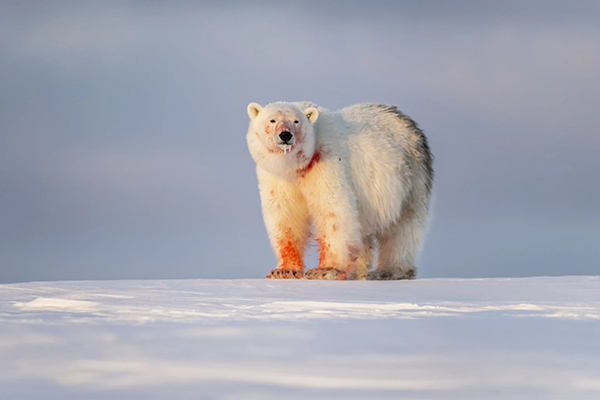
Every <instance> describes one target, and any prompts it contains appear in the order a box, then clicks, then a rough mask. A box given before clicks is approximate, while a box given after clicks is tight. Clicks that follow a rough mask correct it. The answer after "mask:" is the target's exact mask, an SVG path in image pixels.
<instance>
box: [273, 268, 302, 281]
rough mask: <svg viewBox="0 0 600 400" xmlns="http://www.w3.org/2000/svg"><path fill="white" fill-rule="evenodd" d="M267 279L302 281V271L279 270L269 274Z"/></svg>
mask: <svg viewBox="0 0 600 400" xmlns="http://www.w3.org/2000/svg"><path fill="white" fill-rule="evenodd" d="M267 279H302V271H297V270H291V269H283V268H278V269H274V270H272V271H271V272H269V273H268V274H267Z"/></svg>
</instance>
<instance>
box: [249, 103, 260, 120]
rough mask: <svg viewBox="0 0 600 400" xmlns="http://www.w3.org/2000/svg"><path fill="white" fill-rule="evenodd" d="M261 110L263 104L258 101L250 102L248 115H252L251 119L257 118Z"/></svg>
mask: <svg viewBox="0 0 600 400" xmlns="http://www.w3.org/2000/svg"><path fill="white" fill-rule="evenodd" d="M260 110H262V106H261V105H260V104H258V103H250V104H248V115H249V116H250V119H254V118H256V116H257V115H258V113H259V112H260Z"/></svg>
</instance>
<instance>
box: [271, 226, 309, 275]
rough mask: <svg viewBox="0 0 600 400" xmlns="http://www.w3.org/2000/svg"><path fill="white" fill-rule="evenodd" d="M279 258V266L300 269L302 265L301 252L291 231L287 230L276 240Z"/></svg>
mask: <svg viewBox="0 0 600 400" xmlns="http://www.w3.org/2000/svg"><path fill="white" fill-rule="evenodd" d="M277 246H278V247H279V254H280V259H281V265H280V266H279V267H280V268H285V269H291V270H294V271H301V270H302V267H303V265H304V260H303V258H302V253H301V252H300V249H299V247H298V241H297V240H295V239H294V238H293V236H292V234H291V232H287V233H286V234H284V235H283V237H282V238H280V239H279V240H278V242H277Z"/></svg>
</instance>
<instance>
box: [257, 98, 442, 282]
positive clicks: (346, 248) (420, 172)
mask: <svg viewBox="0 0 600 400" xmlns="http://www.w3.org/2000/svg"><path fill="white" fill-rule="evenodd" d="M248 115H249V116H250V127H249V129H248V135H247V140H248V147H249V149H250V153H251V154H252V158H253V159H254V161H255V162H256V164H257V168H256V173H257V175H258V183H259V189H260V198H261V204H262V211H263V217H264V221H265V225H266V228H267V231H268V234H269V238H270V241H271V245H272V247H273V249H274V251H275V254H276V256H277V259H278V264H277V268H276V269H274V270H272V271H271V272H269V274H268V275H267V278H284V279H286V278H287V279H293V278H302V277H303V276H304V277H305V278H307V279H338V280H344V279H365V278H366V277H367V273H368V279H374V280H377V279H410V278H414V276H415V272H416V269H415V264H414V263H415V258H416V256H417V253H418V251H419V249H420V247H421V242H422V240H423V234H424V229H425V225H426V222H427V219H428V213H429V212H428V210H429V198H430V194H431V187H432V183H433V167H432V161H433V157H432V155H431V153H430V151H429V146H428V144H427V139H426V137H425V135H424V134H423V132H422V131H421V130H420V129H419V128H418V126H417V124H416V123H415V122H414V121H413V120H412V119H410V118H409V117H408V116H406V115H404V114H403V113H401V112H400V111H399V110H398V109H397V108H396V107H394V106H387V105H379V104H357V105H353V106H350V107H346V108H343V109H341V110H339V111H336V112H330V111H328V110H327V109H325V108H322V107H318V106H317V105H315V104H313V103H310V102H296V103H286V102H277V103H271V104H269V105H267V106H265V107H262V106H260V105H259V104H257V103H250V104H249V105H248ZM311 224H314V226H315V228H316V240H317V242H318V243H319V251H320V259H319V266H318V267H317V268H313V269H310V270H308V271H306V273H304V260H303V259H304V249H305V248H306V246H307V244H308V241H309V239H310V236H311ZM374 239H376V240H377V243H378V250H379V251H378V262H377V268H376V269H375V270H374V271H372V272H368V271H369V269H370V267H371V260H372V249H373V245H374Z"/></svg>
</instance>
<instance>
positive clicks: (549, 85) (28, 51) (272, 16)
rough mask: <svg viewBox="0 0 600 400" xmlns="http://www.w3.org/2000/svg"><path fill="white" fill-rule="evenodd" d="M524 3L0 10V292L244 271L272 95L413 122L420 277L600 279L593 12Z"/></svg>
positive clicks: (261, 245) (256, 240)
mask: <svg viewBox="0 0 600 400" xmlns="http://www.w3.org/2000/svg"><path fill="white" fill-rule="evenodd" d="M522 3H524V2H512V1H506V2H501V4H491V3H488V2H486V3H485V4H484V3H482V2H471V1H466V2H447V1H439V2H438V1H432V2H377V1H375V2H326V1H306V2H253V3H252V4H250V3H245V2H232V3H227V2H219V3H206V4H204V3H201V2H159V1H153V2H108V1H107V2H60V1H57V2H27V1H6V2H2V3H0V73H1V75H2V77H3V78H2V79H1V80H0V282H15V281H29V280H65V279H156V278H253V277H263V276H264V275H265V274H266V272H268V270H270V269H271V268H272V267H273V266H274V264H275V258H274V256H273V254H272V251H271V249H270V247H269V244H268V240H267V237H266V233H265V231H264V227H263V224H262V218H261V215H260V206H259V199H258V190H257V187H256V178H255V175H254V163H253V161H252V159H251V158H250V156H249V154H248V150H247V148H246V142H245V134H246V130H247V123H248V121H247V114H246V111H245V109H246V105H247V104H248V103H249V102H251V101H256V102H259V103H261V104H265V103H268V102H272V101H278V100H286V101H295V100H311V101H314V102H316V103H318V104H320V105H322V106H324V107H327V108H330V109H338V108H341V107H344V106H346V105H350V104H353V103H357V102H378V103H390V104H395V105H397V106H398V107H399V108H400V109H401V110H403V111H404V112H405V113H407V114H409V115H410V116H412V117H413V118H414V119H415V120H417V122H419V124H420V125H421V127H422V128H423V129H424V130H425V132H426V134H427V135H428V137H429V140H430V143H431V147H432V150H433V152H434V155H435V156H436V162H435V169H436V175H437V181H436V184H435V191H434V197H435V201H434V218H433V220H432V224H431V229H430V233H429V236H428V239H427V243H426V246H425V250H424V253H423V256H422V257H421V260H420V262H419V277H492V276H531V275H565V274H597V273H598V272H599V271H600V262H599V261H598V260H600V211H599V206H598V205H599V204H600V179H599V177H598V176H599V171H600V158H599V157H598V154H600V132H599V129H598V124H597V122H596V119H597V115H598V112H597V111H596V108H597V107H598V105H599V104H600V74H599V73H598V71H600V26H599V25H598V24H597V21H598V20H600V6H599V5H598V3H597V2H568V3H567V2H553V1H543V2H541V1H530V2H526V3H525V4H522ZM310 263H314V255H313V256H311V259H310V260H309V264H310Z"/></svg>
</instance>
